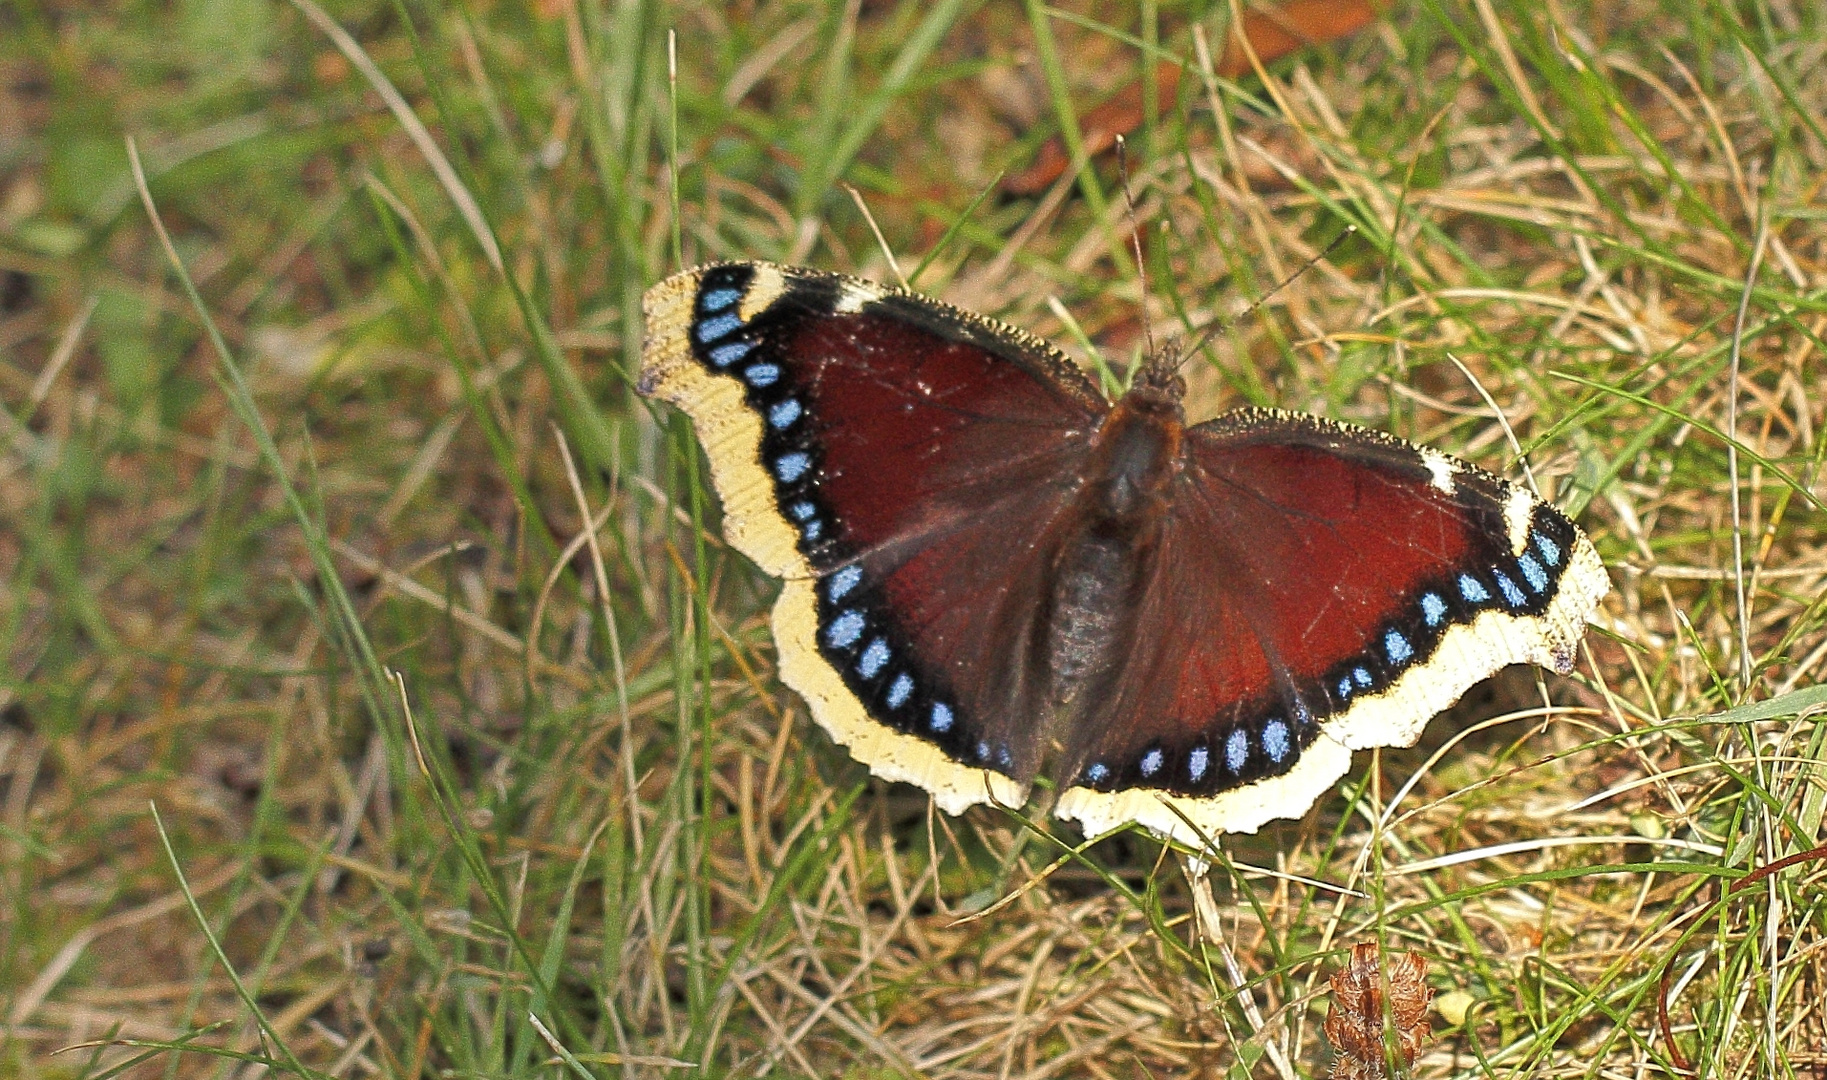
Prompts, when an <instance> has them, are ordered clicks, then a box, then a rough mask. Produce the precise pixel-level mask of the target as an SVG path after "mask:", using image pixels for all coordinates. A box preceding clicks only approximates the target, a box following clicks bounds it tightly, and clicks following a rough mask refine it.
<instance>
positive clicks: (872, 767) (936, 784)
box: [774, 577, 1028, 814]
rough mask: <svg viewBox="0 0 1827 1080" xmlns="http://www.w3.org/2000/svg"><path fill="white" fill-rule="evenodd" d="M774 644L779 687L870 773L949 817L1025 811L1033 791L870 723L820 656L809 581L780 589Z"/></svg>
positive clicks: (790, 581)
mask: <svg viewBox="0 0 1827 1080" xmlns="http://www.w3.org/2000/svg"><path fill="white" fill-rule="evenodd" d="M774 644H775V647H776V648H778V649H779V650H780V681H781V682H784V683H786V684H787V685H788V686H790V687H792V688H793V689H794V690H797V691H799V696H800V697H803V698H805V699H806V704H807V705H809V706H811V708H812V718H813V719H815V720H817V721H818V725H819V726H820V727H822V728H824V729H825V730H826V731H827V732H829V733H830V735H831V738H832V739H833V740H835V741H836V742H838V743H840V744H842V745H844V746H847V747H849V748H850V753H851V754H852V755H853V756H854V757H855V758H856V759H857V760H858V761H860V762H862V763H863V764H865V765H867V766H869V771H870V772H872V773H874V774H876V775H877V776H879V777H881V778H882V779H884V780H900V781H904V782H906V783H909V784H918V785H919V786H920V787H923V788H925V789H926V790H927V791H930V792H932V796H933V802H935V803H938V804H939V809H941V810H943V811H945V812H946V813H948V814H961V813H963V812H964V810H965V808H966V807H969V806H974V805H976V804H977V803H989V802H993V803H997V804H999V805H1002V806H1015V807H1019V806H1021V805H1022V804H1023V803H1025V802H1027V801H1028V792H1027V789H1026V788H1025V787H1023V786H1022V785H1020V784H1018V783H1016V782H1015V781H1013V780H1011V779H1009V778H1008V777H1006V776H1004V775H1002V774H1001V773H999V772H992V771H990V770H988V769H974V768H971V767H970V766H968V765H960V764H958V763H957V762H955V761H953V760H952V759H951V758H949V757H946V756H945V752H944V751H942V750H940V749H939V748H938V747H937V746H934V745H933V744H932V743H929V742H927V741H926V740H924V739H919V738H915V737H914V736H912V735H903V734H902V733H900V732H898V731H896V730H895V729H893V728H891V727H888V726H886V725H884V724H882V723H880V722H878V721H876V720H874V719H872V718H870V716H869V714H868V713H867V712H865V711H864V709H863V703H862V702H860V701H858V700H857V698H856V695H855V694H852V693H851V692H850V688H849V687H848V686H845V685H844V680H843V677H842V676H840V675H839V674H838V673H837V671H836V669H834V668H833V667H832V666H831V665H830V664H828V663H826V662H825V658H824V656H823V655H822V654H821V653H820V652H819V651H818V594H817V592H816V583H815V582H813V581H812V580H811V579H810V578H803V577H797V578H788V579H787V583H786V585H785V586H783V587H782V588H781V590H780V599H779V600H778V601H776V602H775V604H774Z"/></svg>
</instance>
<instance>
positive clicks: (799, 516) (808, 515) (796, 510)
mask: <svg viewBox="0 0 1827 1080" xmlns="http://www.w3.org/2000/svg"><path fill="white" fill-rule="evenodd" d="M787 513H789V514H792V515H793V519H794V520H795V521H810V520H812V515H813V514H816V513H818V507H816V506H813V505H812V504H811V503H809V502H806V501H804V500H801V501H799V502H796V503H794V504H793V505H791V506H789V507H787Z"/></svg>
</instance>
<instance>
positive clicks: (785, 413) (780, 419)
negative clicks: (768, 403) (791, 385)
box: [768, 398, 799, 428]
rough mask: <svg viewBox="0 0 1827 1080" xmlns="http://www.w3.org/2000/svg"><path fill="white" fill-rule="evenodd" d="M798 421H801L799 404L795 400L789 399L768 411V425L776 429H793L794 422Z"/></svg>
mask: <svg viewBox="0 0 1827 1080" xmlns="http://www.w3.org/2000/svg"><path fill="white" fill-rule="evenodd" d="M797 419H799V402H798V401H795V400H794V399H793V398H788V399H787V400H785V401H783V402H781V403H780V404H778V405H776V406H774V407H773V408H771V409H769V410H768V423H770V424H772V425H774V426H775V427H776V428H787V427H792V426H793V421H795V420H797Z"/></svg>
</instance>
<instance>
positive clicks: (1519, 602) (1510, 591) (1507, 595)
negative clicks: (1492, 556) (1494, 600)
mask: <svg viewBox="0 0 1827 1080" xmlns="http://www.w3.org/2000/svg"><path fill="white" fill-rule="evenodd" d="M1491 576H1492V577H1494V578H1496V579H1497V588H1498V589H1499V590H1500V591H1502V593H1503V598H1504V599H1505V600H1508V601H1509V602H1510V606H1511V607H1522V606H1523V605H1524V604H1526V603H1528V602H1529V598H1528V597H1526V596H1524V595H1523V591H1522V590H1521V589H1519V588H1517V587H1516V582H1514V581H1511V580H1510V578H1509V576H1508V575H1506V574H1505V573H1504V572H1503V571H1502V570H1493V571H1491Z"/></svg>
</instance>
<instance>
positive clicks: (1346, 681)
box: [1339, 675, 1351, 701]
mask: <svg viewBox="0 0 1827 1080" xmlns="http://www.w3.org/2000/svg"><path fill="white" fill-rule="evenodd" d="M1350 697H1351V676H1349V675H1347V676H1345V677H1344V678H1342V679H1340V680H1339V700H1340V701H1346V700H1348V699H1350Z"/></svg>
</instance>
